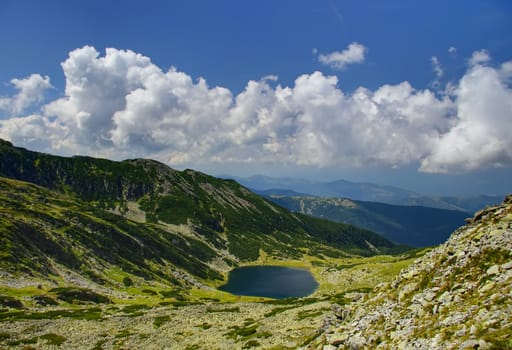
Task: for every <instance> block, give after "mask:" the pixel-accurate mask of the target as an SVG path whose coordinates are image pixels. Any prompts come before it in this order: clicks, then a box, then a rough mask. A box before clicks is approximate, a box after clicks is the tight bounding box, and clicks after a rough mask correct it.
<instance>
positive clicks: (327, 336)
mask: <svg viewBox="0 0 512 350" xmlns="http://www.w3.org/2000/svg"><path fill="white" fill-rule="evenodd" d="M343 310H344V315H343V316H344V317H339V316H338V315H339V314H340V312H339V310H337V313H336V316H338V317H337V322H335V323H334V324H333V325H331V326H330V327H328V328H327V329H325V330H324V335H323V336H322V337H320V338H319V339H317V341H316V342H314V343H312V344H310V345H309V346H308V347H306V349H322V348H324V346H326V345H328V346H330V348H336V349H474V348H478V349H487V348H499V349H505V348H512V195H510V196H508V197H507V198H506V199H505V201H504V202H503V203H502V204H501V205H498V206H494V207H490V208H486V209H484V210H481V211H479V212H478V213H476V214H475V216H474V217H473V218H472V219H470V220H468V225H466V226H464V227H461V228H459V229H458V230H457V231H455V232H454V233H453V234H452V236H451V237H450V238H449V240H448V241H447V242H446V243H445V244H443V245H441V246H439V247H437V248H435V249H433V250H432V251H431V252H429V253H428V254H426V255H424V256H423V257H422V258H420V259H418V260H417V261H415V263H413V264H412V265H411V266H410V267H408V268H407V269H404V270H403V271H401V273H400V274H399V275H398V276H397V277H396V278H395V279H394V280H393V281H392V282H391V283H389V284H384V285H379V286H377V287H376V288H375V289H374V290H373V291H372V292H371V293H369V294H368V295H367V296H365V297H364V298H363V299H361V300H359V301H356V302H354V303H352V304H351V305H346V306H345V307H344V308H343ZM331 317H332V316H331Z"/></svg>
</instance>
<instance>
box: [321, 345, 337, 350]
mask: <svg viewBox="0 0 512 350" xmlns="http://www.w3.org/2000/svg"><path fill="white" fill-rule="evenodd" d="M337 349H338V348H337V347H336V346H333V345H324V347H323V350H337Z"/></svg>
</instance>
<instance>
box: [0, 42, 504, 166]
mask: <svg viewBox="0 0 512 350" xmlns="http://www.w3.org/2000/svg"><path fill="white" fill-rule="evenodd" d="M475 55H476V56H478V55H480V56H481V57H483V56H482V55H481V54H478V53H475V54H474V57H475ZM487 56H488V54H487ZM435 62H436V63H437V64H438V63H439V62H438V60H437V59H436V60H435ZM478 62H480V63H478ZM484 62H486V60H485V59H484V60H482V59H477V60H475V61H474V64H473V65H472V66H471V67H470V68H469V69H468V71H467V73H466V74H465V75H464V76H463V77H462V79H461V80H460V81H459V82H457V83H453V84H452V85H451V87H450V89H447V90H449V91H450V94H438V93H434V92H432V91H431V90H428V89H425V90H421V89H415V88H414V87H413V86H412V85H411V84H410V83H408V82H406V81H405V82H402V83H400V84H396V85H383V86H381V87H380V88H378V89H376V90H374V91H372V90H369V89H366V88H363V87H360V88H358V89H357V90H356V91H354V92H352V93H345V92H343V91H342V90H341V89H340V88H339V86H338V85H339V83H340V82H339V81H338V78H337V77H335V76H327V75H324V74H323V73H321V72H313V73H311V74H303V75H301V76H299V77H298V78H297V79H296V80H295V82H294V84H292V86H289V87H288V86H285V87H283V86H280V85H277V86H275V85H276V84H277V83H276V81H277V77H275V76H267V77H264V78H263V79H261V80H259V81H249V82H248V83H247V86H246V87H245V89H244V90H243V91H242V92H241V93H239V94H238V95H236V96H234V95H233V94H232V92H231V91H229V90H228V89H225V88H222V87H209V86H208V85H207V83H206V81H205V80H204V79H201V78H200V79H198V80H197V81H194V80H193V79H192V78H191V77H190V76H189V75H187V74H186V73H184V72H180V71H178V70H177V69H175V68H171V69H170V70H168V71H163V70H161V69H160V68H159V67H157V66H156V65H154V64H153V63H152V62H151V60H150V59H149V58H148V57H145V56H142V55H140V54H137V53H135V52H133V51H129V50H128V51H123V50H116V49H107V50H106V52H105V55H104V56H100V55H99V53H98V52H97V51H96V50H95V49H94V48H93V47H88V46H86V47H83V48H80V49H77V50H74V51H72V52H71V53H70V55H69V58H68V59H67V60H66V61H65V62H63V64H62V67H63V71H64V74H65V78H66V90H65V96H64V97H62V98H59V99H57V100H55V101H52V102H50V103H48V104H46V105H45V106H44V107H43V109H42V111H43V112H42V114H34V115H29V116H27V117H16V118H10V119H6V120H0V137H2V138H6V139H10V140H11V141H13V142H14V143H15V144H19V145H23V146H25V147H31V148H33V149H37V150H40V151H47V152H56V153H61V154H77V153H80V154H89V155H93V156H102V157H109V158H115V159H120V158H126V157H150V158H154V159H158V160H160V161H163V162H166V163H170V165H177V164H184V163H186V164H187V165H190V166H193V165H194V164H199V163H202V164H205V163H221V164H225V163H260V164H291V165H293V164H300V165H306V166H334V165H339V166H344V167H347V166H364V165H369V164H370V165H385V166H390V167H393V166H399V165H404V164H411V163H412V164H415V163H420V164H421V171H426V172H460V171H471V170H474V169H479V168H480V167H494V166H501V165H511V164H512V155H511V153H510V152H511V151H510V150H512V138H511V137H510V136H509V134H510V132H507V131H510V130H512V112H511V111H512V105H511V103H512V93H511V90H510V82H511V77H512V68H511V67H512V61H510V62H505V63H503V64H502V65H501V66H500V67H499V68H492V67H490V66H485V65H483V64H482V63H484ZM433 63H434V61H433Z"/></svg>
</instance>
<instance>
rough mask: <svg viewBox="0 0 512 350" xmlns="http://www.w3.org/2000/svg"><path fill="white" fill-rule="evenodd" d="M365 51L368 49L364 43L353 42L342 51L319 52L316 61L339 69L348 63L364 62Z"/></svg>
mask: <svg viewBox="0 0 512 350" xmlns="http://www.w3.org/2000/svg"><path fill="white" fill-rule="evenodd" d="M315 51H316V50H314V51H313V52H315ZM367 51H368V49H367V48H366V47H365V46H364V45H361V44H359V43H357V42H353V43H352V44H350V45H349V46H348V47H347V48H346V49H345V50H343V51H334V52H331V53H329V54H325V55H324V54H319V55H318V61H320V62H321V63H323V64H326V65H328V66H330V67H332V68H334V69H340V70H341V69H344V68H345V67H346V66H347V65H349V64H353V63H361V62H364V59H365V54H366V52H367Z"/></svg>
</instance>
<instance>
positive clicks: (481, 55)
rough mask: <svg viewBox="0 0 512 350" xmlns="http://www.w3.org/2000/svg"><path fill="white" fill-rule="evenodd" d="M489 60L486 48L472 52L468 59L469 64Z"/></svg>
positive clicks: (477, 63)
mask: <svg viewBox="0 0 512 350" xmlns="http://www.w3.org/2000/svg"><path fill="white" fill-rule="evenodd" d="M490 60H491V55H490V54H489V52H488V51H487V50H480V51H475V52H473V55H472V56H471V58H470V59H469V65H470V66H476V65H479V64H484V63H487V62H489V61H490Z"/></svg>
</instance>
